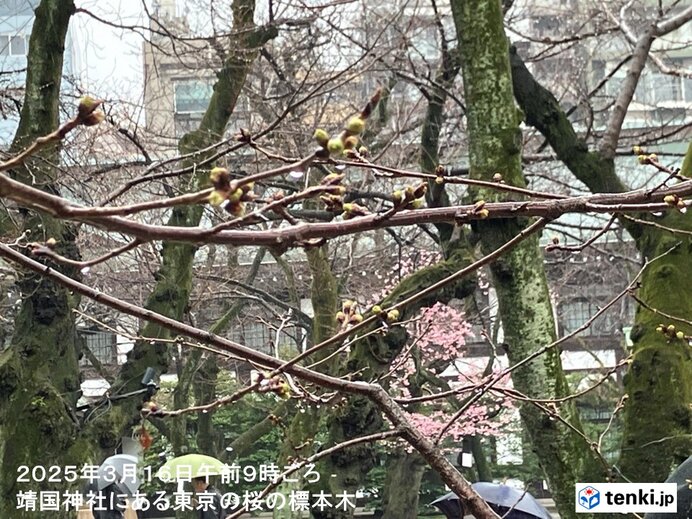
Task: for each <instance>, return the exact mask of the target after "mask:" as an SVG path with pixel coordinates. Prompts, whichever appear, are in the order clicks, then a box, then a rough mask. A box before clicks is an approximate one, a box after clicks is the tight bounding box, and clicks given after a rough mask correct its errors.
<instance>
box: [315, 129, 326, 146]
mask: <svg viewBox="0 0 692 519" xmlns="http://www.w3.org/2000/svg"><path fill="white" fill-rule="evenodd" d="M313 137H314V139H315V140H316V141H317V143H318V144H319V145H320V146H322V147H325V146H326V145H327V143H328V142H329V134H328V133H327V132H326V131H324V130H323V129H321V128H317V130H315V133H314V134H313Z"/></svg>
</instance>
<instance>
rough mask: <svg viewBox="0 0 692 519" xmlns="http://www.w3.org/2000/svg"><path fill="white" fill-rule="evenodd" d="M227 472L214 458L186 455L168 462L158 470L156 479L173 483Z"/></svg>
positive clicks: (225, 467)
mask: <svg viewBox="0 0 692 519" xmlns="http://www.w3.org/2000/svg"><path fill="white" fill-rule="evenodd" d="M227 472H228V467H227V466H226V465H225V464H224V463H223V462H222V461H220V460H217V459H216V458H212V457H211V456H205V455H204V454H186V455H185V456H178V457H177V458H173V459H170V460H168V461H167V462H166V463H165V464H164V465H163V467H161V468H160V469H159V470H158V472H157V473H156V477H158V478H159V479H161V480H162V481H173V480H185V479H191V478H199V477H207V476H217V475H219V474H225V473H227Z"/></svg>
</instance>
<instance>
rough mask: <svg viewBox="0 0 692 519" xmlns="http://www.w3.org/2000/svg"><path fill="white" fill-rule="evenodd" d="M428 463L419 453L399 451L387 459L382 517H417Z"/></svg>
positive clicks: (394, 518)
mask: <svg viewBox="0 0 692 519" xmlns="http://www.w3.org/2000/svg"><path fill="white" fill-rule="evenodd" d="M426 467H427V463H426V462H425V460H424V459H423V458H421V456H420V455H419V454H418V453H415V452H412V453H408V452H405V451H401V452H397V453H396V454H393V455H392V456H390V457H389V459H388V460H387V479H386V481H385V486H384V491H383V494H382V508H383V510H384V514H382V517H381V519H416V518H417V517H418V497H419V494H420V486H421V481H422V480H423V474H424V473H425V469H426Z"/></svg>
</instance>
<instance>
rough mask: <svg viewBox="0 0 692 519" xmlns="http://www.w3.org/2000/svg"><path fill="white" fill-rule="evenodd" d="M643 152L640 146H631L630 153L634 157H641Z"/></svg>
mask: <svg viewBox="0 0 692 519" xmlns="http://www.w3.org/2000/svg"><path fill="white" fill-rule="evenodd" d="M643 151H644V150H642V147H641V146H632V153H634V154H635V155H641V154H642V152H643Z"/></svg>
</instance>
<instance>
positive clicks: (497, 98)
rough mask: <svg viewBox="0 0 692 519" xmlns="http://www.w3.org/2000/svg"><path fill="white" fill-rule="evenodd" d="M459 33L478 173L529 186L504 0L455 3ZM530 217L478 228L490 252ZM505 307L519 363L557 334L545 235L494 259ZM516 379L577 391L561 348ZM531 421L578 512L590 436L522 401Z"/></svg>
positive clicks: (549, 469) (543, 389) (562, 499)
mask: <svg viewBox="0 0 692 519" xmlns="http://www.w3.org/2000/svg"><path fill="white" fill-rule="evenodd" d="M452 11H453V15H454V22H455V25H456V28H457V35H458V38H459V45H460V52H461V60H462V65H461V69H462V75H463V78H464V91H465V100H466V107H467V121H468V123H467V127H468V133H469V147H470V165H471V177H472V178H475V179H481V180H491V179H492V177H493V175H494V174H495V173H500V174H502V176H503V178H504V180H505V182H507V183H508V184H511V185H515V186H521V187H523V186H524V185H525V180H524V178H523V174H522V170H521V131H520V129H519V123H520V121H521V113H520V111H519V110H518V109H517V108H516V107H515V105H514V98H513V93H512V78H511V74H510V66H509V58H508V43H507V39H506V37H505V34H504V29H503V14H502V5H501V2H500V0H464V1H461V0H457V1H454V2H452ZM474 196H475V197H476V199H477V200H481V199H485V200H494V199H497V198H499V195H497V194H494V193H493V192H490V191H477V192H475V193H474ZM527 223H528V222H526V221H521V220H518V219H517V220H492V221H489V222H485V221H480V222H479V223H478V224H477V225H476V226H475V229H476V231H477V232H478V234H479V236H480V240H481V245H482V248H483V250H484V252H486V253H489V252H491V251H493V250H495V249H496V248H497V247H498V246H500V245H502V244H503V243H505V242H507V241H508V240H510V239H511V238H512V237H514V236H516V235H517V233H519V232H520V231H521V229H522V228H523V227H524V226H526V224H527ZM491 272H492V276H493V284H494V286H495V289H496V291H497V296H498V303H499V313H500V316H501V319H502V326H503V331H504V336H505V342H506V343H507V344H508V345H509V346H508V347H509V360H510V363H512V364H516V363H517V362H519V361H521V360H522V359H524V358H526V357H527V356H528V355H530V354H531V353H532V352H534V351H536V350H537V349H539V348H541V347H542V346H545V345H547V344H550V343H551V342H552V341H554V340H555V322H554V320H553V313H552V306H551V302H550V298H549V295H548V286H547V282H546V277H545V271H544V268H543V258H542V254H541V251H540V249H539V246H538V237H533V238H529V239H527V240H525V241H523V242H522V243H521V244H520V245H519V246H517V247H516V248H515V249H513V250H512V251H510V252H509V253H507V254H505V255H504V256H502V257H501V258H499V259H498V260H497V261H495V262H494V263H493V264H492V265H491ZM512 380H513V382H514V386H515V387H516V388H517V389H518V390H520V391H521V392H522V393H524V394H526V395H528V396H530V397H534V398H556V397H562V396H566V395H567V394H569V388H568V385H567V381H566V379H565V376H564V373H563V371H562V366H561V362H560V356H559V352H558V351H556V350H554V349H553V350H550V351H548V352H547V353H545V354H544V355H542V356H541V357H539V358H538V359H536V360H534V361H533V362H531V363H529V364H526V365H525V366H523V367H521V368H519V369H517V370H516V371H514V372H513V373H512ZM559 413H560V415H561V416H562V417H563V418H565V419H566V420H568V421H569V422H571V423H572V424H573V425H574V426H576V427H580V425H579V416H578V413H577V411H576V409H575V407H574V405H573V404H572V403H565V404H562V405H560V406H559ZM521 416H522V419H523V422H524V424H525V426H526V428H527V430H528V432H529V434H530V436H531V440H532V444H533V448H534V449H535V450H536V452H537V455H538V456H539V458H540V460H541V465H542V468H543V470H544V472H545V474H546V478H547V480H548V482H549V484H550V488H551V491H552V493H553V496H554V497H555V501H556V503H557V505H558V509H559V511H560V515H561V517H563V518H567V517H575V509H574V483H575V482H576V481H578V475H579V474H582V473H583V469H584V467H585V466H587V465H588V466H593V465H594V464H595V461H594V459H593V457H592V456H591V453H590V452H589V449H588V448H587V446H586V445H585V444H584V442H583V440H582V439H580V438H579V437H578V435H576V434H575V433H573V432H572V431H571V430H570V429H568V428H567V427H565V426H563V425H561V424H560V423H559V422H558V421H555V420H553V419H551V418H550V417H548V416H547V415H545V414H544V413H543V412H541V411H539V410H537V409H536V408H535V407H533V406H531V405H530V404H526V405H523V406H522V407H521Z"/></svg>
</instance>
